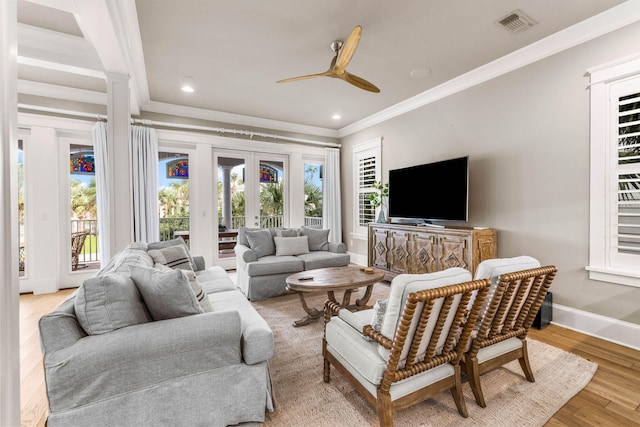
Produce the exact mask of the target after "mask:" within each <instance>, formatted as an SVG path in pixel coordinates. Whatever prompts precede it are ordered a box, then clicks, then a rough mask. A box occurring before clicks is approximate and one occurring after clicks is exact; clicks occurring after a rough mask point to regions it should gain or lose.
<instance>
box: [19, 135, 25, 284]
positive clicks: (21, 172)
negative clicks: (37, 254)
mask: <svg viewBox="0 0 640 427" xmlns="http://www.w3.org/2000/svg"><path fill="white" fill-rule="evenodd" d="M18 240H19V242H20V243H19V247H18V258H19V259H18V271H19V272H20V276H24V274H25V266H26V262H27V260H26V257H25V242H24V151H23V146H22V140H21V139H20V140H18Z"/></svg>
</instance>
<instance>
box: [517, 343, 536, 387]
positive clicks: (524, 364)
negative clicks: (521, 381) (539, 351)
mask: <svg viewBox="0 0 640 427" xmlns="http://www.w3.org/2000/svg"><path fill="white" fill-rule="evenodd" d="M518 362H520V367H521V368H522V372H524V376H525V377H526V378H527V381H529V382H530V383H534V382H536V379H535V378H534V377H533V371H532V370H531V365H530V364H529V352H528V351H527V340H524V341H522V357H521V358H519V359H518Z"/></svg>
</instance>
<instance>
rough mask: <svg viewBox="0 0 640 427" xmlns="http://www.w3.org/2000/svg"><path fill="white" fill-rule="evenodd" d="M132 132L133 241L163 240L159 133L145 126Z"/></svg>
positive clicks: (130, 149)
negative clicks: (159, 190) (160, 213)
mask: <svg viewBox="0 0 640 427" xmlns="http://www.w3.org/2000/svg"><path fill="white" fill-rule="evenodd" d="M130 132H131V141H130V143H129V154H130V157H131V186H132V195H133V240H134V241H135V242H155V241H158V240H160V222H159V219H158V134H157V133H156V131H155V129H152V128H148V127H144V126H131V129H130Z"/></svg>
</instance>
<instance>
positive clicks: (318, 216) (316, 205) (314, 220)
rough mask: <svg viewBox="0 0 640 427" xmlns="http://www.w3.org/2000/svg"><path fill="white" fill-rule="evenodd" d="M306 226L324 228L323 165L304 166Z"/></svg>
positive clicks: (307, 164)
mask: <svg viewBox="0 0 640 427" xmlns="http://www.w3.org/2000/svg"><path fill="white" fill-rule="evenodd" d="M304 225H305V226H306V227H317V228H322V165H321V164H315V163H305V164H304Z"/></svg>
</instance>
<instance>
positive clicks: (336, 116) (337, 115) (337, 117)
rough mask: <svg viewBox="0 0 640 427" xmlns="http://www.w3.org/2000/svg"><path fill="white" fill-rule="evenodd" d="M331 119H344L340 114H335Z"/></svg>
mask: <svg viewBox="0 0 640 427" xmlns="http://www.w3.org/2000/svg"><path fill="white" fill-rule="evenodd" d="M331 118H332V119H333V120H340V119H341V118H342V116H341V115H340V114H338V113H335V114H334V115H333V116H331Z"/></svg>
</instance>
